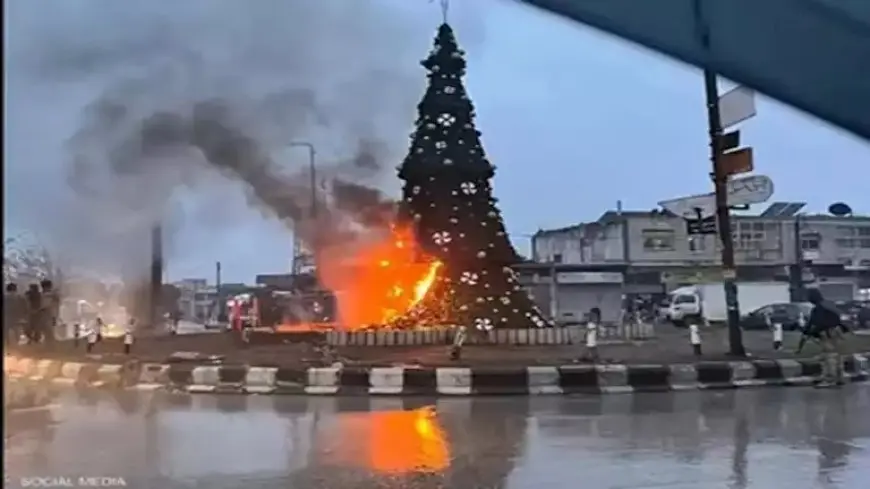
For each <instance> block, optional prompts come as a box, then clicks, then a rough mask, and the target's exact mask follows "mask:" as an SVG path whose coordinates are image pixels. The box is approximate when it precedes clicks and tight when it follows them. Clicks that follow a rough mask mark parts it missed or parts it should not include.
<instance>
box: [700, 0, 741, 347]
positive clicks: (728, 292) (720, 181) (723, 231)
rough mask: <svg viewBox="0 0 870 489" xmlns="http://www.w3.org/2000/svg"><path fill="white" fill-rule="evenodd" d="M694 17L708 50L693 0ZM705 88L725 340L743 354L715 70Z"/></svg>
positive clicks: (708, 75) (706, 28)
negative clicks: (723, 291)
mask: <svg viewBox="0 0 870 489" xmlns="http://www.w3.org/2000/svg"><path fill="white" fill-rule="evenodd" d="M695 14H696V21H697V22H698V26H699V27H700V35H701V43H702V45H703V46H704V48H705V49H706V50H707V52H708V53H709V52H710V29H709V24H708V23H707V21H706V19H705V18H704V15H703V12H702V11H701V3H700V2H699V1H698V0H695ZM704 92H705V95H706V99H707V121H708V125H709V134H710V161H711V163H712V165H713V172H712V174H711V176H712V178H713V184H714V187H715V193H716V220H717V221H718V224H719V239H720V240H721V241H722V283H723V287H724V288H725V304H726V308H727V312H728V340H729V341H728V342H729V346H730V353H731V355H733V356H739V357H743V356H746V350H745V348H744V347H743V334H742V331H741V330H740V306H739V304H738V300H737V283H736V279H737V270H736V267H735V264H734V240H733V237H732V236H731V213H730V210H729V208H728V174H727V173H726V171H725V168H724V165H723V164H722V119H721V117H720V114H719V88H718V86H717V84H716V73H714V72H713V71H711V70H709V69H705V70H704Z"/></svg>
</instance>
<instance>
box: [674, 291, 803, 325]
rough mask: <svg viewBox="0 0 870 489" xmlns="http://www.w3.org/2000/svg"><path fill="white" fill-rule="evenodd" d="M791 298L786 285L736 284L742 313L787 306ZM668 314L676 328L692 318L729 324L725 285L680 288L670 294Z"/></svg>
mask: <svg viewBox="0 0 870 489" xmlns="http://www.w3.org/2000/svg"><path fill="white" fill-rule="evenodd" d="M789 299H790V294H789V285H788V284H787V283H785V282H738V283H737V301H738V304H739V306H740V312H741V314H747V313H750V312H752V311H754V310H756V309H759V308H761V307H764V306H766V305H768V304H780V303H787V302H789ZM666 315H667V318H668V319H669V320H670V321H671V322H673V323H674V324H676V325H684V324H685V323H686V319H689V318H696V319H700V318H703V319H706V320H707V322H711V323H716V322H725V321H727V320H728V308H727V306H726V304H725V288H724V286H723V284H722V282H715V283H705V284H697V285H691V286H686V287H679V288H677V289H675V290H673V291H671V293H670V294H669V306H668V308H667V313H666Z"/></svg>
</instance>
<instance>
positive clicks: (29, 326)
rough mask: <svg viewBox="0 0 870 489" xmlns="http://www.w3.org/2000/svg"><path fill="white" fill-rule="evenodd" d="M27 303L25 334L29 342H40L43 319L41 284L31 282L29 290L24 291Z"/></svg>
mask: <svg viewBox="0 0 870 489" xmlns="http://www.w3.org/2000/svg"><path fill="white" fill-rule="evenodd" d="M24 296H25V298H26V304H27V322H26V324H25V325H24V334H25V335H26V336H27V343H28V344H30V345H32V344H34V343H39V342H40V340H42V335H41V334H40V329H41V328H40V326H41V325H40V321H41V319H42V292H40V290H39V285H37V284H30V287H29V288H28V289H27V292H25V293H24Z"/></svg>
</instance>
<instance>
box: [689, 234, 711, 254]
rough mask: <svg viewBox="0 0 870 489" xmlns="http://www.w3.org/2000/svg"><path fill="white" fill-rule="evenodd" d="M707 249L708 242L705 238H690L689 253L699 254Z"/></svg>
mask: <svg viewBox="0 0 870 489" xmlns="http://www.w3.org/2000/svg"><path fill="white" fill-rule="evenodd" d="M706 249H707V240H705V239H704V236H689V251H691V252H693V253H697V252H699V251H704V250H706Z"/></svg>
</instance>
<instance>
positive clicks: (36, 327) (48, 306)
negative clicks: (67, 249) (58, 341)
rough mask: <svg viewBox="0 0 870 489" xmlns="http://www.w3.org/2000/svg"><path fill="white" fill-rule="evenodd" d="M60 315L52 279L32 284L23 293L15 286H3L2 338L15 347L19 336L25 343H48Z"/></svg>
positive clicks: (58, 296)
mask: <svg viewBox="0 0 870 489" xmlns="http://www.w3.org/2000/svg"><path fill="white" fill-rule="evenodd" d="M59 314H60V295H59V294H58V293H57V291H56V290H55V288H54V284H53V283H52V282H51V280H43V281H41V282H40V283H39V284H31V285H30V287H28V289H27V290H26V291H24V292H23V293H22V292H21V291H20V290H19V289H18V284H15V283H8V284H6V292H5V293H4V295H3V337H4V338H3V339H4V343H5V344H6V345H7V346H13V347H14V346H17V345H18V344H19V343H20V340H21V337H22V336H23V337H25V338H26V340H27V343H28V344H36V343H51V342H53V341H54V339H55V327H56V326H57V321H58V316H59Z"/></svg>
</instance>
